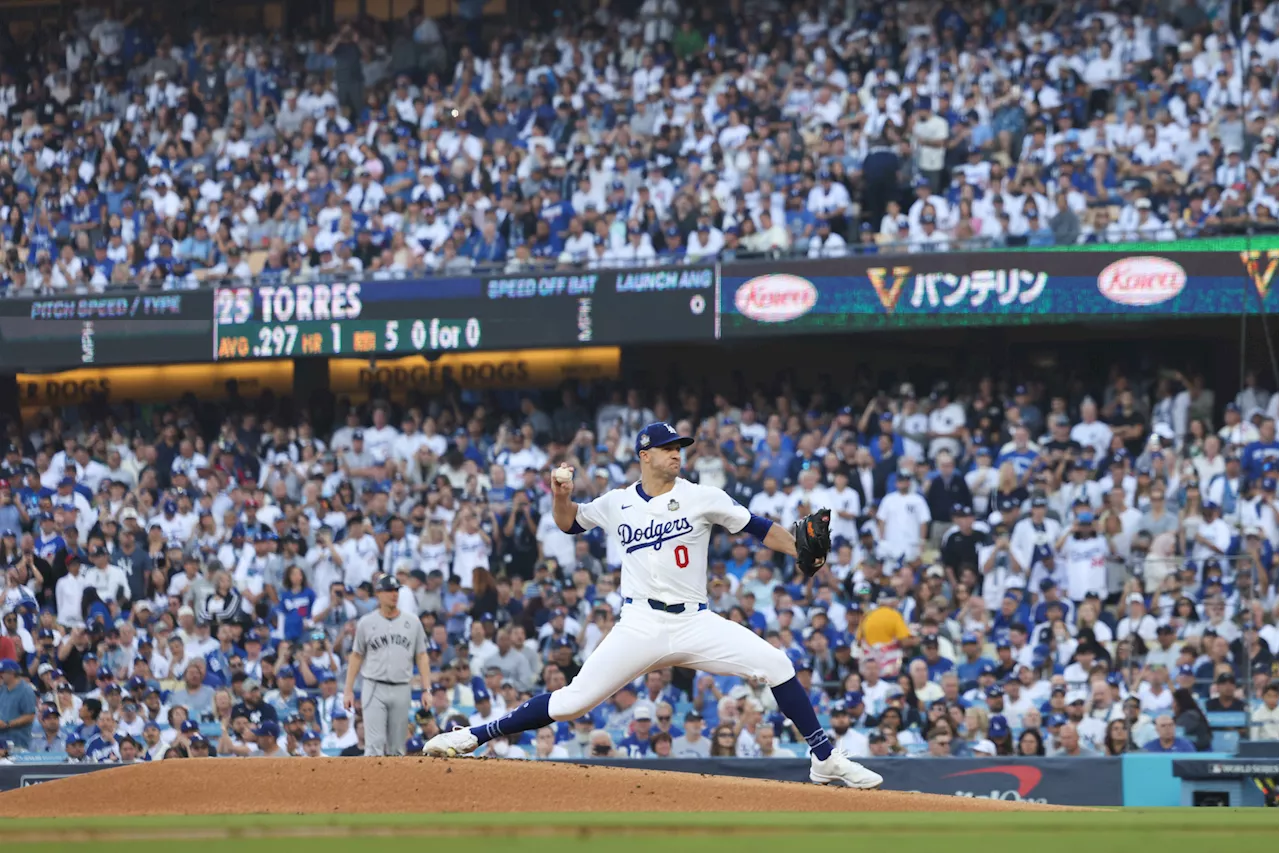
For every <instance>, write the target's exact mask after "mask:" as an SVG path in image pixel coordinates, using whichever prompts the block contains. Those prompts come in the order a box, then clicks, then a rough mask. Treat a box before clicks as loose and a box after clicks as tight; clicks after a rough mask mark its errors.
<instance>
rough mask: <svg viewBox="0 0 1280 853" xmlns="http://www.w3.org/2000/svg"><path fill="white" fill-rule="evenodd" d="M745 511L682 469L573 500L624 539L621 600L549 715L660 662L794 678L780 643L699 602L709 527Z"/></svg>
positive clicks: (585, 702) (604, 694)
mask: <svg viewBox="0 0 1280 853" xmlns="http://www.w3.org/2000/svg"><path fill="white" fill-rule="evenodd" d="M750 520H751V513H749V512H748V511H747V510H746V508H744V507H742V506H741V505H739V504H738V503H736V502H735V501H734V500H733V498H731V497H729V496H728V495H727V494H725V493H724V492H722V491H720V490H719V489H714V488H710V487H708V486H700V485H697V484H695V483H691V482H689V481H688V480H685V479H683V478H677V479H676V481H675V483H674V485H673V486H672V488H671V491H669V492H666V493H665V494H662V495H658V496H656V497H650V496H649V495H646V494H645V493H644V490H643V489H642V488H641V487H640V484H639V483H635V484H633V485H631V486H629V487H627V488H625V489H615V490H614V491H611V492H607V493H606V494H604V495H601V496H600V497H598V498H596V499H595V500H594V501H591V502H590V503H587V504H580V505H579V506H578V515H577V524H578V526H579V527H581V528H582V529H583V530H587V529H589V528H592V527H602V528H604V529H606V530H608V531H609V532H610V534H611V537H610V538H611V539H616V540H617V542H618V544H619V545H620V546H621V549H622V589H621V591H622V596H623V600H624V604H623V606H622V613H621V615H620V617H619V620H618V623H617V624H616V625H615V626H614V628H613V630H611V631H610V632H609V634H608V635H607V636H606V637H605V638H604V640H602V641H601V642H600V645H599V646H597V647H596V649H595V651H593V652H592V653H591V656H590V657H588V658H587V659H586V661H585V662H584V663H583V665H582V670H581V671H580V672H579V673H578V676H577V678H575V679H574V680H573V682H572V683H570V684H569V685H568V686H567V687H564V688H562V689H560V690H557V691H556V692H555V693H552V694H551V700H550V705H549V707H548V711H549V712H550V714H551V716H552V717H553V718H555V719H557V720H567V719H573V718H574V717H577V716H579V715H581V714H584V713H586V712H587V711H589V710H591V709H592V708H594V707H596V706H597V705H599V704H600V703H601V702H603V701H604V700H605V699H607V698H609V697H610V696H612V695H613V694H614V693H615V692H616V691H617V690H618V689H619V688H620V687H622V686H623V685H624V684H627V683H629V682H631V681H633V680H634V679H636V678H637V677H639V676H640V675H643V674H644V673H646V672H649V671H651V670H654V669H660V668H662V667H667V666H685V667H689V668H690V669H697V670H702V671H704V672H709V673H713V674H716V675H738V676H743V677H748V678H756V679H759V680H761V681H764V682H765V683H767V684H768V685H769V686H770V687H773V686H776V685H778V684H782V683H784V682H786V681H788V680H790V679H791V678H793V677H794V676H795V669H794V668H793V667H792V665H791V661H790V660H789V659H788V658H787V656H786V654H785V653H784V652H783V651H782V650H781V649H777V648H774V647H773V646H771V645H770V644H769V643H768V642H766V641H765V640H764V639H762V638H760V637H758V636H757V635H756V634H754V633H752V632H751V631H750V630H749V629H747V628H744V627H742V626H741V625H738V624H736V623H734V622H730V621H729V620H728V619H724V618H722V617H720V616H717V615H716V614H715V613H713V612H711V611H710V610H708V609H706V601H707V545H708V543H709V542H710V540H711V530H712V528H713V527H714V526H715V525H717V524H718V525H720V526H721V527H724V528H726V529H728V531H729V532H730V533H738V532H740V531H741V530H742V529H743V528H745V527H746V526H747V523H748V522H749V521H750ZM651 601H652V602H657V603H658V606H659V607H663V606H671V605H684V611H683V612H682V613H670V612H666V611H665V610H662V609H655V608H654V606H653V605H651V604H650V602H651Z"/></svg>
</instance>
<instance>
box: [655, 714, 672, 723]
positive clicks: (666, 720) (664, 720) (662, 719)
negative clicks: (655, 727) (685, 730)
mask: <svg viewBox="0 0 1280 853" xmlns="http://www.w3.org/2000/svg"><path fill="white" fill-rule="evenodd" d="M658 722H660V723H669V722H671V715H669V714H668V715H667V716H665V717H658Z"/></svg>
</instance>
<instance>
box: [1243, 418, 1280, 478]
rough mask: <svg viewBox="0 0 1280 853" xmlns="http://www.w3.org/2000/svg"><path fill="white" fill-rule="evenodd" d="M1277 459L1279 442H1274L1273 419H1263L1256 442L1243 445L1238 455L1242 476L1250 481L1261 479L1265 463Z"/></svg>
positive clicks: (1279, 451)
mask: <svg viewBox="0 0 1280 853" xmlns="http://www.w3.org/2000/svg"><path fill="white" fill-rule="evenodd" d="M1278 457H1280V442H1277V441H1276V421H1275V418H1263V419H1262V423H1261V424H1259V425H1258V440H1257V441H1255V442H1252V443H1250V444H1247V445H1245V448H1244V450H1243V451H1241V453H1240V459H1241V462H1242V463H1243V467H1244V475H1245V476H1246V477H1248V478H1249V479H1250V480H1257V479H1259V478H1261V477H1262V474H1263V471H1264V469H1265V466H1266V464H1267V462H1268V461H1270V462H1275V461H1276V459H1277V458H1278Z"/></svg>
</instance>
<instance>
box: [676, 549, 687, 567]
mask: <svg viewBox="0 0 1280 853" xmlns="http://www.w3.org/2000/svg"><path fill="white" fill-rule="evenodd" d="M675 555H676V565H677V566H679V567H680V568H682V569H687V568H689V549H688V548H686V547H684V546H683V545H677V546H676V547H675Z"/></svg>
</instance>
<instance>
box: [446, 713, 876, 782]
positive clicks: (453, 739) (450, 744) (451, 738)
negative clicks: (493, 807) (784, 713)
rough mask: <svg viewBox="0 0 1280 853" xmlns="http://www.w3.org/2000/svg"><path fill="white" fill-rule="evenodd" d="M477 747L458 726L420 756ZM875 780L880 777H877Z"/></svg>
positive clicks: (449, 755)
mask: <svg viewBox="0 0 1280 853" xmlns="http://www.w3.org/2000/svg"><path fill="white" fill-rule="evenodd" d="M478 746H480V741H478V740H476V736H475V735H473V734H472V733H471V729H466V728H463V727H462V726H459V727H458V728H456V729H454V730H453V731H451V732H441V733H440V734H438V735H436V736H435V737H433V738H432V739H431V740H429V741H427V745H426V746H424V747H423V748H422V754H423V755H430V756H434V757H436V758H453V757H454V756H457V755H466V754H467V753H469V752H475V750H476V747H478ZM876 778H877V779H878V778H880V777H878V776H877V777H876Z"/></svg>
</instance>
